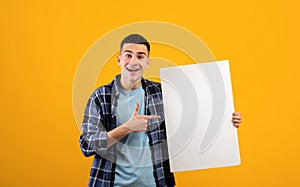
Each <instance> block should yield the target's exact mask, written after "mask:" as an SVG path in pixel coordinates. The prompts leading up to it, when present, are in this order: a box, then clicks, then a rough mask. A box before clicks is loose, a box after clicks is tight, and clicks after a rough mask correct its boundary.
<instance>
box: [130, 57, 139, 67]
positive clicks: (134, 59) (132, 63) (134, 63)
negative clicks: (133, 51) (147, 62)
mask: <svg viewBox="0 0 300 187" xmlns="http://www.w3.org/2000/svg"><path fill="white" fill-rule="evenodd" d="M129 63H130V64H131V65H137V64H138V63H139V59H138V58H137V57H136V56H133V57H132V58H131V59H130V61H129Z"/></svg>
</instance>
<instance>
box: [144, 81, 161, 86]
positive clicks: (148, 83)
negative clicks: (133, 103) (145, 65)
mask: <svg viewBox="0 0 300 187" xmlns="http://www.w3.org/2000/svg"><path fill="white" fill-rule="evenodd" d="M143 81H144V84H145V85H146V86H148V87H158V88H160V87H161V84H160V83H159V82H155V81H150V80H148V79H143Z"/></svg>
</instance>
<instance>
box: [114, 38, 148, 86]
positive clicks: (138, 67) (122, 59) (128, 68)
mask: <svg viewBox="0 0 300 187" xmlns="http://www.w3.org/2000/svg"><path fill="white" fill-rule="evenodd" d="M148 55H149V54H148V50H147V47H146V46H145V45H143V44H133V43H126V44H124V45H123V48H122V49H121V52H120V55H119V56H118V64H119V66H120V67H121V79H123V80H124V81H128V82H131V83H134V84H135V83H137V82H138V81H139V80H140V79H141V77H142V75H143V73H144V70H145V69H146V68H147V67H148V66H149V58H148Z"/></svg>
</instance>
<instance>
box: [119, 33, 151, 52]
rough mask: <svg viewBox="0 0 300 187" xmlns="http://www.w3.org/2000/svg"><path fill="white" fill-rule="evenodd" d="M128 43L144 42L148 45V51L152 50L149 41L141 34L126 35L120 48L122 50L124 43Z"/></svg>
mask: <svg viewBox="0 0 300 187" xmlns="http://www.w3.org/2000/svg"><path fill="white" fill-rule="evenodd" d="M126 43H134V44H143V45H145V46H146V47H147V50H148V52H150V44H149V42H148V41H147V40H146V39H145V38H144V37H143V36H141V35H139V34H130V35H128V36H126V37H125V38H124V39H123V40H122V42H121V44H120V50H122V47H123V45H124V44H126Z"/></svg>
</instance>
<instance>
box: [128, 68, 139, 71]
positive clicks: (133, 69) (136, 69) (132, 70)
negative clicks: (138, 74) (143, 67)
mask: <svg viewBox="0 0 300 187" xmlns="http://www.w3.org/2000/svg"><path fill="white" fill-rule="evenodd" d="M127 70H128V71H137V70H139V69H129V68H127Z"/></svg>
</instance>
